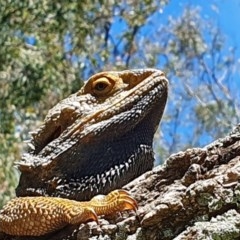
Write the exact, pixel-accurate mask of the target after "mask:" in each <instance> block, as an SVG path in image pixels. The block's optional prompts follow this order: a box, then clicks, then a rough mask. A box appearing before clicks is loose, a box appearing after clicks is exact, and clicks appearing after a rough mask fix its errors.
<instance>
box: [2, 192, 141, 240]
mask: <svg viewBox="0 0 240 240" xmlns="http://www.w3.org/2000/svg"><path fill="white" fill-rule="evenodd" d="M124 210H134V211H136V210H137V203H136V201H135V200H134V199H133V198H132V197H130V196H129V194H128V193H127V192H126V191H124V190H114V191H112V192H110V193H109V194H108V195H106V196H105V195H98V196H95V197H94V198H93V199H92V200H90V201H88V202H77V201H74V200H69V199H64V198H57V197H20V198H15V199H13V200H11V201H10V202H9V203H8V204H7V205H5V207H4V208H3V209H2V210H1V211H0V231H2V232H4V233H7V234H9V235H15V236H41V235H44V234H47V233H50V232H53V231H56V230H58V229H61V228H63V227H64V226H66V225H68V224H80V223H84V222H87V221H89V220H93V221H96V222H98V215H109V214H113V213H115V212H118V211H124Z"/></svg>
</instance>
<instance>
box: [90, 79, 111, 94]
mask: <svg viewBox="0 0 240 240" xmlns="http://www.w3.org/2000/svg"><path fill="white" fill-rule="evenodd" d="M112 88H113V84H112V82H110V81H109V79H107V78H105V77H104V78H99V79H97V80H96V81H94V82H93V83H92V91H93V93H95V94H96V95H99V96H102V95H105V94H107V93H109V92H110V91H111V90H112Z"/></svg>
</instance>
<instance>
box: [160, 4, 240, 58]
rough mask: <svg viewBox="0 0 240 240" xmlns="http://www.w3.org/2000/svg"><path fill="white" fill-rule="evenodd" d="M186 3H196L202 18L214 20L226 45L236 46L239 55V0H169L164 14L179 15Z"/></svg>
mask: <svg viewBox="0 0 240 240" xmlns="http://www.w3.org/2000/svg"><path fill="white" fill-rule="evenodd" d="M186 5H190V6H191V5H193V6H196V5H198V6H199V7H200V8H201V15H202V16H203V18H205V19H208V18H210V19H211V20H212V21H215V22H216V24H217V25H218V26H219V28H220V29H221V30H222V32H223V33H224V34H225V35H226V43H227V45H229V46H235V47H237V55H238V56H240V49H239V48H240V30H239V23H240V0H214V1H206V0H182V1H174V0H171V1H170V2H169V4H168V5H167V6H166V7H165V8H164V14H166V15H173V16H180V15H181V14H182V12H183V10H184V6H186Z"/></svg>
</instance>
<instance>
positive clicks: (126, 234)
mask: <svg viewBox="0 0 240 240" xmlns="http://www.w3.org/2000/svg"><path fill="white" fill-rule="evenodd" d="M239 180H240V125H238V126H237V127H236V128H235V129H234V130H233V131H232V132H231V133H230V134H229V135H228V136H226V137H225V138H222V139H218V140H217V141H215V142H213V143H212V144H210V145H208V146H206V147H204V148H193V149H187V150H186V151H184V152H179V153H177V154H174V155H171V156H170V157H169V158H168V159H167V161H166V163H165V164H164V165H163V166H158V167H156V168H154V169H153V170H152V171H149V172H147V173H145V174H144V175H142V176H141V177H139V178H138V179H136V180H134V181H133V182H131V183H129V184H128V185H127V186H126V187H125V189H127V190H128V191H130V192H131V195H132V196H133V197H135V199H136V200H137V201H138V203H139V210H138V216H137V217H136V216H135V215H134V214H132V215H131V216H129V217H127V218H125V219H123V217H120V218H119V219H114V221H112V220H108V222H107V221H106V220H104V221H102V223H101V224H103V225H102V226H97V225H96V224H95V223H89V224H85V225H82V229H81V231H79V233H78V239H79V240H80V239H81V240H82V239H118V240H120V239H121V240H123V239H124V240H125V239H127V240H130V239H131V240H133V239H138V240H140V239H141V240H148V239H151V240H155V239H164V240H168V239H175V240H179V239H224V240H227V239H229V240H230V239H231V240H233V239H240V207H239V204H240V181H239Z"/></svg>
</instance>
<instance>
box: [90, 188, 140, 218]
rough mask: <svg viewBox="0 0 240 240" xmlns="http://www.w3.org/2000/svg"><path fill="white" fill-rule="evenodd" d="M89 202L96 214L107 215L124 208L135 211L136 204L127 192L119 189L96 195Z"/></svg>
mask: <svg viewBox="0 0 240 240" xmlns="http://www.w3.org/2000/svg"><path fill="white" fill-rule="evenodd" d="M89 204H90V205H91V206H92V207H93V208H94V210H95V212H96V213H97V215H109V214H113V213H115V212H121V211H125V210H133V211H135V212H136V211H137V208H138V205H137V202H136V200H135V199H133V198H132V197H131V196H130V195H129V193H128V192H127V191H125V190H122V189H119V190H114V191H112V192H110V193H109V194H108V195H106V196H104V195H97V196H95V197H94V198H92V199H91V201H90V202H89Z"/></svg>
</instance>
